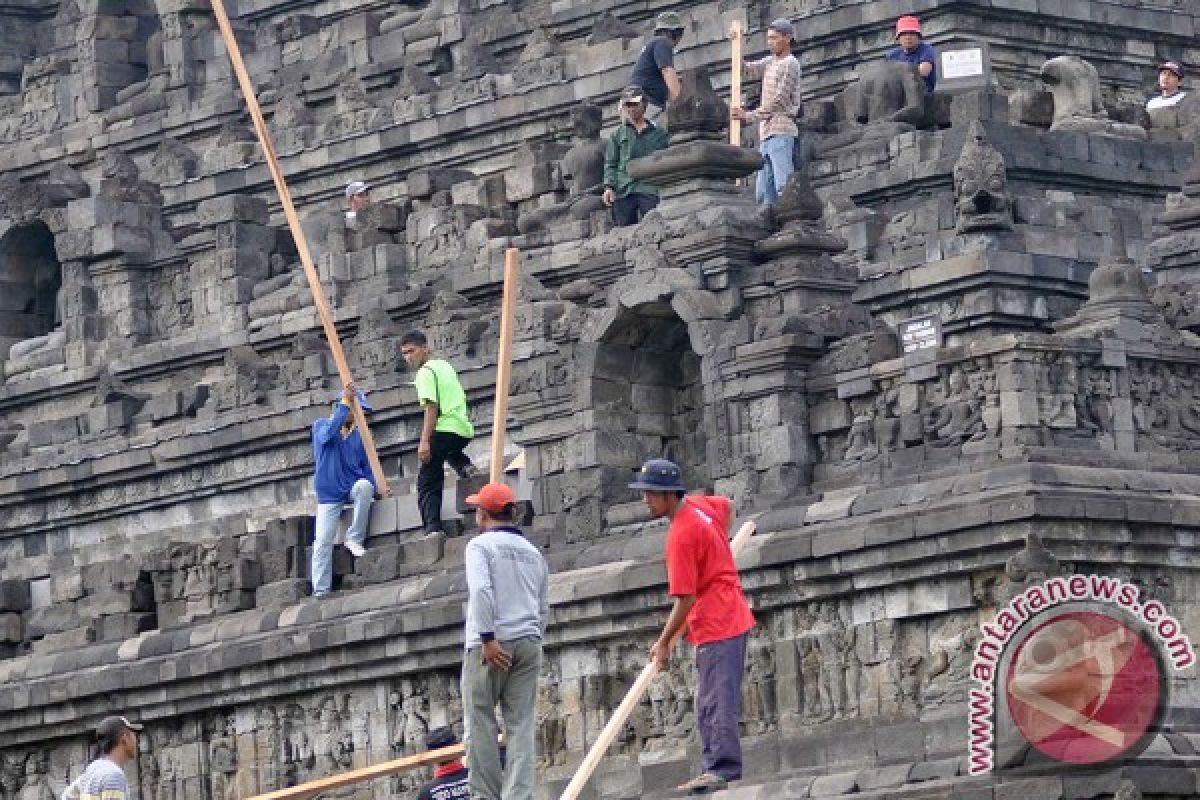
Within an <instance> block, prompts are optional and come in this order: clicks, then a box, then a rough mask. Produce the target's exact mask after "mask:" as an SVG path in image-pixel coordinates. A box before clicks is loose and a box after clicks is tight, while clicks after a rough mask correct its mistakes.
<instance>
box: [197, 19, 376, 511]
mask: <svg viewBox="0 0 1200 800" xmlns="http://www.w3.org/2000/svg"><path fill="white" fill-rule="evenodd" d="M212 8H213V14H214V15H215V16H216V18H217V26H218V27H220V29H221V37H222V38H223V39H224V40H225V49H226V50H228V51H229V60H230V61H231V62H232V63H233V72H234V74H235V75H236V76H237V80H238V85H239V86H241V88H242V95H243V96H244V97H245V98H246V108H247V109H248V110H249V111H250V119H251V120H252V121H253V123H254V132H255V133H257V134H258V143H259V144H260V145H261V146H262V149H263V154H264V155H265V156H266V159H267V169H268V170H269V171H270V173H271V178H272V180H274V181H275V191H276V192H278V193H279V203H280V205H282V206H283V215H284V217H285V218H286V219H287V224H288V228H289V229H290V230H291V232H292V238H293V239H294V240H295V241H296V252H297V253H298V254H299V256H300V264H301V265H302V266H303V267H304V274H305V276H306V277H307V278H308V288H309V289H310V290H311V291H312V296H313V305H314V306H316V309H317V314H318V316H320V318H321V326H322V327H323V328H324V329H325V339H326V340H327V341H328V342H329V349H330V351H331V352H332V353H333V361H334V363H335V364H336V365H337V370H338V376H339V377H341V379H342V385H343V386H344V385H345V384H348V383H350V382H351V381H353V378H352V377H351V375H350V367H349V365H348V364H347V363H346V353H345V351H344V350H342V342H341V339H339V338H338V334H337V328H336V327H335V326H334V324H333V312H332V311H330V309H329V304H328V303H327V302H325V293H324V292H322V291H321V279H320V277H319V276H318V275H317V268H316V266H314V265H313V260H312V255H311V254H310V253H309V251H308V240H307V239H306V238H305V236H304V231H303V230H302V229H301V228H300V220H299V218H298V217H297V216H296V207H295V205H293V204H292V195H291V192H289V191H288V187H287V182H286V181H284V179H283V172H282V171H281V170H280V168H279V158H278V157H277V156H276V155H275V146H274V145H273V144H272V143H271V134H270V132H268V131H267V123H266V122H265V121H264V120H263V115H262V109H261V108H259V105H258V97H257V96H256V95H255V94H254V85H253V84H252V83H250V75H249V73H247V72H246V65H245V63H244V62H243V61H242V51H241V49H240V48H239V47H238V43H237V39H235V38H234V36H233V28H232V27H230V25H229V16H228V15H227V14H226V13H225V4H224V3H223V2H222V0H212ZM350 412H351V414H353V416H354V422H355V424H356V425H358V430H359V434H360V435H361V436H362V440H363V446H364V447H365V448H366V451H367V460H368V461H369V462H370V464H371V472H372V474H374V476H375V488H376V489H377V490H378V491H379V493H380V494H381V495H384V496H386V495H389V494H391V488H390V487H389V486H388V482H387V478H386V477H384V474H383V465H382V464H380V463H379V454H378V453H377V452H376V451H375V439H374V437H372V436H371V431H370V429H369V428H367V419H366V416H365V415H364V414H363V410H362V408H361V407H360V406H359V404H358V401H357V400H354V401H353V402H351V404H350Z"/></svg>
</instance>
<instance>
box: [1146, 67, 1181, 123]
mask: <svg viewBox="0 0 1200 800" xmlns="http://www.w3.org/2000/svg"><path fill="white" fill-rule="evenodd" d="M1181 83H1183V67H1181V66H1180V65H1179V63H1178V62H1177V61H1164V62H1163V63H1162V65H1161V66H1160V67H1159V68H1158V94H1156V95H1154V96H1153V97H1151V98H1150V99H1149V100H1147V101H1146V110H1147V111H1153V110H1154V109H1156V108H1168V107H1170V106H1173V105H1175V104H1176V103H1178V102H1179V101H1180V100H1182V99H1183V98H1184V97H1186V96H1187V92H1184V91H1180V89H1179V85H1180V84H1181Z"/></svg>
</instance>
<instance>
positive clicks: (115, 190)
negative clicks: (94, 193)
mask: <svg viewBox="0 0 1200 800" xmlns="http://www.w3.org/2000/svg"><path fill="white" fill-rule="evenodd" d="M101 170H102V171H101V175H102V176H103V177H102V178H101V180H100V193H99V194H100V196H101V197H106V198H109V199H111V200H119V201H121V202H124V203H138V204H141V205H150V206H155V207H161V206H162V204H163V196H162V192H161V191H159V189H158V187H157V186H155V185H154V184H153V183H150V182H149V181H145V180H142V175H141V171H140V170H139V169H138V165H137V163H136V162H135V161H134V160H133V159H132V158H130V157H129V154H128V153H125V152H124V151H122V150H118V149H117V148H115V147H114V148H111V149H109V150H107V151H106V152H105V153H104V160H103V161H102V162H101Z"/></svg>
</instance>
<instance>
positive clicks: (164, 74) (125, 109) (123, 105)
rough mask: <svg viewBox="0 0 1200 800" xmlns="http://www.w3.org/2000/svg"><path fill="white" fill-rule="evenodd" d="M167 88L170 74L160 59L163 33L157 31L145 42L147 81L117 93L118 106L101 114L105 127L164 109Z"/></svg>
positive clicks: (159, 30) (169, 83) (132, 84)
mask: <svg viewBox="0 0 1200 800" xmlns="http://www.w3.org/2000/svg"><path fill="white" fill-rule="evenodd" d="M170 85H171V73H170V70H168V69H167V65H166V60H165V59H164V58H163V33H162V30H161V29H158V30H155V31H154V33H152V34H150V36H149V37H147V38H146V79H145V80H141V81H138V82H136V83H131V84H130V85H129V86H126V87H125V88H124V89H119V90H118V91H117V94H116V100H117V105H116V106H114V107H113V108H110V109H109V110H108V111H106V112H105V113H104V124H105V125H106V126H108V125H112V124H114V123H116V122H121V121H122V120H128V119H136V118H137V117H140V116H142V115H144V114H149V113H150V112H152V111H158V110H160V109H164V108H166V107H167V94H166V91H167V89H168V88H170Z"/></svg>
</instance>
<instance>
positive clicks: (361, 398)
mask: <svg viewBox="0 0 1200 800" xmlns="http://www.w3.org/2000/svg"><path fill="white" fill-rule="evenodd" d="M355 396H356V397H357V398H358V405H359V408H361V409H362V410H363V413H364V414H369V413H371V412H372V411H374V410H375V409H373V408H371V404H370V403H368V402H367V393H366V392H364V391H363V390H362V389H359V390H358V394H357V395H355ZM340 402H342V394H341V392H338V393H337V394H336V395H335V396H334V398H333V403H334V405H337V404H338V403H340Z"/></svg>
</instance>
